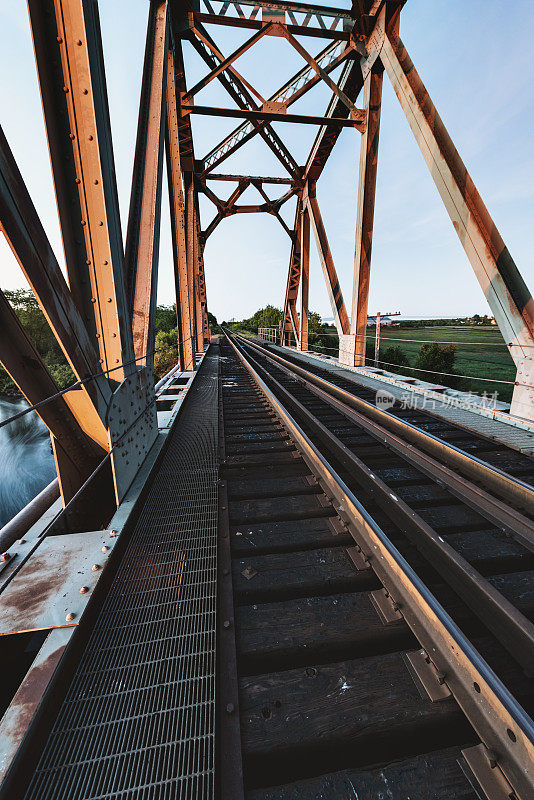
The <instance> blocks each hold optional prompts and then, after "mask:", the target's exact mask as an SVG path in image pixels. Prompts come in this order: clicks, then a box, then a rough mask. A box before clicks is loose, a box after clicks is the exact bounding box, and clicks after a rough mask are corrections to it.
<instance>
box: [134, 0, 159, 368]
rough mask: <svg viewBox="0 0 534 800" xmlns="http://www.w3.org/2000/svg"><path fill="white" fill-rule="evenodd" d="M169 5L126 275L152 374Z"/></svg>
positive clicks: (145, 123)
mask: <svg viewBox="0 0 534 800" xmlns="http://www.w3.org/2000/svg"><path fill="white" fill-rule="evenodd" d="M167 35H168V31H167V0H153V2H151V4H150V9H149V21H148V31H147V40H146V48H145V63H144V68H143V80H142V86H141V102H140V107H139V122H138V128H137V142H136V147H135V161H134V170H133V179H132V192H131V199H130V213H129V218H128V231H127V234H126V252H125V257H124V260H125V270H126V285H127V292H128V299H129V304H130V309H131V315H132V336H133V346H134V354H135V358H136V363H137V364H139V365H143V364H144V365H146V366H148V367H149V369H152V367H153V364H154V352H153V351H154V341H155V317H156V302H157V286H158V261H159V236H160V221H161V184H162V175H163V142H164V131H165V117H164V110H165V85H166V79H167V51H168V41H167Z"/></svg>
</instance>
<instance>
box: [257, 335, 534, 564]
mask: <svg viewBox="0 0 534 800" xmlns="http://www.w3.org/2000/svg"><path fill="white" fill-rule="evenodd" d="M247 344H248V342H247ZM260 349H261V348H260ZM262 355H264V356H265V357H266V358H269V357H270V355H271V353H270V352H269V353H268V352H266V351H265V350H264V351H263V352H262ZM279 366H280V368H281V369H283V370H284V371H285V370H287V372H288V374H291V372H292V371H291V369H290V368H289V367H285V366H283V365H279ZM293 374H294V373H293ZM299 380H300V381H301V382H304V384H305V385H306V387H307V388H308V389H309V390H310V391H311V392H313V393H314V394H316V395H317V396H318V397H320V398H321V399H322V400H324V401H325V402H326V403H328V404H329V405H331V406H332V407H333V408H335V409H336V410H337V411H339V412H340V413H341V414H343V415H344V416H345V417H347V419H349V420H350V421H352V422H354V423H355V424H356V425H357V426H358V427H360V428H362V429H363V430H365V431H366V433H368V434H369V435H370V436H373V437H374V438H375V439H376V440H377V441H379V442H380V443H381V444H383V445H385V446H386V447H387V448H388V449H390V450H392V451H393V452H395V453H397V454H398V455H400V457H401V458H403V459H405V460H406V461H408V462H409V463H410V464H412V466H414V467H416V469H418V470H420V471H421V472H424V473H425V475H428V476H429V477H430V478H432V479H433V480H435V481H439V482H440V483H442V484H444V485H445V486H446V487H447V489H448V490H449V491H450V492H451V493H452V494H454V496H455V497H457V498H458V499H460V500H461V501H462V502H463V503H466V504H467V505H469V506H470V507H471V508H473V509H474V510H475V511H477V512H478V513H479V514H480V515H481V516H483V517H484V518H485V519H487V520H488V521H489V522H491V523H492V524H495V523H498V525H499V526H500V527H501V528H502V529H503V530H504V531H505V532H506V533H507V534H508V533H509V534H511V535H512V536H513V537H514V538H515V539H517V540H518V541H519V542H520V543H521V544H522V545H523V546H524V547H526V548H527V549H528V550H530V551H531V552H534V523H533V522H532V520H530V519H528V518H527V517H525V516H524V515H523V514H521V513H520V512H519V511H517V510H516V509H514V508H511V507H510V506H508V505H506V504H505V503H503V502H502V501H501V500H499V499H497V498H496V497H494V496H493V495H491V494H489V492H486V491H485V490H484V489H483V488H482V487H481V486H478V485H477V484H474V483H471V482H470V481H468V480H467V479H466V478H463V477H461V476H459V475H458V474H457V473H456V472H454V471H453V470H451V469H449V468H448V467H447V466H445V465H444V464H442V463H440V462H439V461H437V460H436V459H434V458H432V457H431V456H429V455H427V454H426V453H424V452H422V451H421V450H419V449H418V448H417V447H415V446H414V445H411V444H409V443H406V442H405V441H404V440H403V439H402V438H401V437H400V436H397V435H396V434H394V433H390V432H389V431H388V430H387V429H386V428H385V427H384V426H382V425H379V424H378V423H377V422H373V421H372V420H369V419H367V418H366V417H365V416H364V415H363V414H360V413H359V412H358V411H355V410H354V409H352V408H350V407H349V406H348V405H347V404H346V403H344V402H343V401H341V400H338V399H337V398H336V397H333V396H332V395H331V394H330V393H329V392H328V391H325V390H324V389H321V388H320V387H318V386H316V385H314V384H313V383H311V382H310V381H308V380H307V379H305V378H302V377H300V376H299Z"/></svg>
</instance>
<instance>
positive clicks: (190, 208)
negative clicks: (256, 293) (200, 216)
mask: <svg viewBox="0 0 534 800" xmlns="http://www.w3.org/2000/svg"><path fill="white" fill-rule="evenodd" d="M184 200H185V242H186V263H187V297H188V300H189V314H190V318H191V334H192V337H193V346H194V351H195V356H196V350H197V342H198V338H197V336H198V334H197V305H198V302H197V301H198V295H197V291H196V287H195V283H196V281H195V272H196V267H195V260H196V259H195V230H196V213H195V211H196V209H195V184H194V180H193V176H192V175H191V174H189V173H188V174H186V175H184Z"/></svg>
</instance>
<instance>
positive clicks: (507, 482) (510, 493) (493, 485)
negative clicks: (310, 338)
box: [247, 340, 534, 515]
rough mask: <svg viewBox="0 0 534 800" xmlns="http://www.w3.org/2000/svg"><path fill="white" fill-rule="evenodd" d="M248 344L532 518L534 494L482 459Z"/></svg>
mask: <svg viewBox="0 0 534 800" xmlns="http://www.w3.org/2000/svg"><path fill="white" fill-rule="evenodd" d="M247 344H249V345H250V346H251V347H254V348H256V349H257V350H259V351H260V352H262V353H263V354H264V355H268V357H269V358H271V359H273V360H274V361H276V362H277V363H278V364H281V365H282V366H285V367H287V368H289V369H291V370H292V371H293V372H294V373H296V374H297V375H299V376H300V377H301V378H304V379H305V380H307V381H309V382H310V383H313V384H315V386H318V387H319V388H321V389H324V390H325V391H326V392H327V393H328V394H330V395H331V396H333V397H335V398H336V399H338V400H341V401H342V402H343V403H345V404H346V405H348V406H350V407H351V408H354V409H355V410H357V411H359V412H361V414H363V415H364V416H365V417H367V418H369V419H371V420H373V421H375V422H378V424H379V425H382V426H383V427H384V428H386V429H387V430H389V431H391V432H393V433H396V434H398V435H399V436H400V437H401V438H402V439H404V440H406V441H407V442H409V443H410V444H413V445H415V446H416V447H417V448H418V449H420V450H422V451H423V452H425V453H428V454H429V455H431V456H433V457H435V458H436V459H438V460H439V461H441V462H442V463H443V464H446V465H447V466H448V467H452V468H453V469H456V470H458V472H460V473H462V474H465V475H467V476H468V477H470V478H472V479H474V480H475V481H477V482H480V484H481V485H482V486H484V487H486V489H490V490H491V491H493V492H495V494H496V495H498V496H499V497H501V498H504V499H505V500H507V501H508V502H512V503H514V504H516V505H517V506H518V507H519V508H522V509H523V510H524V511H526V512H528V513H529V514H532V515H534V490H533V489H532V487H531V486H529V485H528V484H527V483H524V482H523V481H521V480H519V479H518V478H514V477H512V476H511V475H508V474H507V473H506V472H503V471H502V470H500V469H499V468H498V467H495V466H493V465H492V464H488V463H487V462H486V461H482V459H479V458H477V457H476V456H473V455H471V454H470V453H466V452H465V451H464V450H461V449H460V448H459V447H455V446H454V445H451V444H448V443H447V442H444V441H443V440H442V439H439V438H438V437H437V436H433V435H432V434H431V433H428V432H427V431H422V430H421V429H420V428H417V427H416V426H415V425H412V424H411V423H409V422H405V421H404V420H401V419H398V417H394V416H392V415H391V414H388V413H387V412H386V411H382V410H381V409H379V408H377V407H376V406H374V405H372V403H369V402H368V401H367V400H363V399H362V398H361V397H357V396H356V395H353V394H351V392H349V391H347V390H346V389H342V388H341V387H339V386H336V385H335V384H333V383H330V381H327V380H326V379H325V378H321V377H319V376H318V375H315V374H314V373H313V372H310V371H309V370H307V369H304V367H300V366H298V365H297V364H292V363H291V362H290V361H287V359H285V358H283V357H282V356H279V355H278V354H277V353H273V352H272V351H269V352H268V353H267V352H266V351H265V349H264V348H262V347H260V346H259V345H257V344H255V343H253V342H250V341H248V340H247Z"/></svg>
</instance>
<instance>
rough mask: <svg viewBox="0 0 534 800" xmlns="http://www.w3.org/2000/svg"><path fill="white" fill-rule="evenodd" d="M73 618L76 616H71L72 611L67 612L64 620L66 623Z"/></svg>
mask: <svg viewBox="0 0 534 800" xmlns="http://www.w3.org/2000/svg"><path fill="white" fill-rule="evenodd" d="M75 616H76V614H73V613H72V611H69V613H68V614H67V616H66V617H65V619H66V620H67V622H72V620H73V619H74V617H75Z"/></svg>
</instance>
